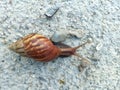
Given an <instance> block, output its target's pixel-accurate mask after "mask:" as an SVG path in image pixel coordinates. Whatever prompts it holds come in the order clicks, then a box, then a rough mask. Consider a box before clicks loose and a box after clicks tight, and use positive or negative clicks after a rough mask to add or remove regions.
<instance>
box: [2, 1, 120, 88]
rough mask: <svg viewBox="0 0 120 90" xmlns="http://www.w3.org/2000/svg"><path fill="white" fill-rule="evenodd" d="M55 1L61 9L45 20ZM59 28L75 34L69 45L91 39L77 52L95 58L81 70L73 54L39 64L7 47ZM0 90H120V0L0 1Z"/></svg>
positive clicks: (48, 33)
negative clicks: (90, 41)
mask: <svg viewBox="0 0 120 90" xmlns="http://www.w3.org/2000/svg"><path fill="white" fill-rule="evenodd" d="M56 3H58V4H60V5H61V8H60V9H59V10H58V12H57V13H56V14H55V15H54V16H53V17H52V19H46V17H45V15H44V13H45V12H46V10H47V9H48V8H49V7H50V6H52V5H54V4H56ZM55 31H66V32H74V33H77V36H79V38H77V37H75V36H74V35H73V36H70V37H69V38H67V40H66V41H65V43H67V44H68V45H71V46H77V45H79V44H81V43H83V42H84V41H86V40H87V39H88V38H92V40H93V42H92V43H91V44H87V45H86V46H85V47H83V48H81V49H79V50H78V51H77V52H78V53H79V54H81V55H83V56H84V57H86V58H89V59H90V61H91V65H90V66H88V67H87V68H85V69H84V70H83V72H80V71H79V68H78V66H79V65H80V63H81V62H80V60H79V59H78V58H77V57H75V56H71V57H68V58H58V59H56V60H54V61H52V62H48V63H41V62H37V61H34V60H33V59H30V58H25V57H21V56H19V55H18V54H16V53H14V52H12V51H10V50H9V49H8V45H9V44H10V43H12V42H14V41H16V40H17V39H18V38H20V37H22V36H24V35H27V34H29V33H32V32H37V33H41V34H43V35H45V36H47V37H51V36H52V34H53V33H54V32H55ZM0 90H120V1H119V0H0Z"/></svg>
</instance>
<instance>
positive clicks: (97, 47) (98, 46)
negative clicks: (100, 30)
mask: <svg viewBox="0 0 120 90" xmlns="http://www.w3.org/2000/svg"><path fill="white" fill-rule="evenodd" d="M102 47H103V44H102V43H99V44H98V45H97V46H96V50H97V51H99V50H100V49H101V48H102Z"/></svg>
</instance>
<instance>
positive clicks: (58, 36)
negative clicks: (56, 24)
mask: <svg viewBox="0 0 120 90" xmlns="http://www.w3.org/2000/svg"><path fill="white" fill-rule="evenodd" d="M66 37H67V33H65V32H61V31H59V32H55V33H54V34H53V35H52V37H51V40H52V41H53V42H55V43H57V42H63V41H65V39H66Z"/></svg>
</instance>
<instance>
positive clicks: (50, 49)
mask: <svg viewBox="0 0 120 90" xmlns="http://www.w3.org/2000/svg"><path fill="white" fill-rule="evenodd" d="M20 42H21V43H20ZM15 44H16V45H17V46H18V47H17V48H15V46H16V45H15ZM18 44H19V45H18ZM12 46H14V48H15V50H14V51H16V52H17V53H19V54H22V55H24V56H27V57H31V58H34V59H36V60H38V61H45V62H47V61H51V60H53V59H54V58H56V57H58V56H59V55H60V49H59V48H58V47H56V46H55V45H53V43H52V42H51V41H50V40H49V39H48V38H46V37H44V36H42V35H40V34H29V35H27V36H25V37H24V38H22V39H21V40H18V41H17V42H15V43H14V45H12Z"/></svg>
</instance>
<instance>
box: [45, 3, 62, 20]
mask: <svg viewBox="0 0 120 90" xmlns="http://www.w3.org/2000/svg"><path fill="white" fill-rule="evenodd" d="M59 8H60V5H59V4H56V5H53V6H52V7H50V8H48V9H47V11H46V13H45V16H46V17H48V18H51V17H53V16H54V15H55V13H56V12H57V11H58V10H59Z"/></svg>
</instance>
